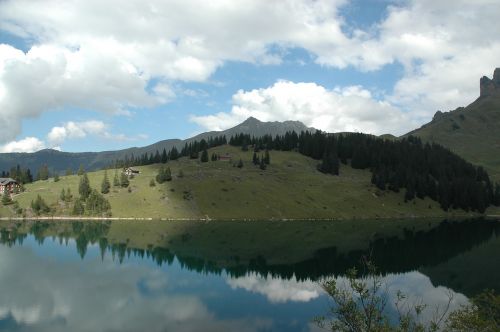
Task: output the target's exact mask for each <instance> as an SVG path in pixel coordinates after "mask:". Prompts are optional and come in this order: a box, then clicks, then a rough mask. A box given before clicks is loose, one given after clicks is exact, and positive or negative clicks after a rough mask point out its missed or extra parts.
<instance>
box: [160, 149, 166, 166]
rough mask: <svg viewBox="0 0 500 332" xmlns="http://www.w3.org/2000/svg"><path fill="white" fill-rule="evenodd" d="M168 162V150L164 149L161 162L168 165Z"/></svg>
mask: <svg viewBox="0 0 500 332" xmlns="http://www.w3.org/2000/svg"><path fill="white" fill-rule="evenodd" d="M167 161H168V155H167V150H165V148H164V149H163V152H162V153H161V162H162V163H163V164H166V163H167Z"/></svg>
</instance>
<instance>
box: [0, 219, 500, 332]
mask: <svg viewBox="0 0 500 332" xmlns="http://www.w3.org/2000/svg"><path fill="white" fill-rule="evenodd" d="M226 225H227V224H225V225H222V226H221V225H218V224H214V223H212V224H202V223H198V224H196V225H190V226H189V228H188V229H187V230H186V228H185V226H183V225H181V224H176V226H175V227H173V226H172V227H171V226H165V228H158V229H156V231H155V232H157V233H158V234H156V233H155V236H157V237H149V238H148V236H149V235H147V234H145V232H142V233H141V231H139V230H140V228H137V227H136V226H134V227H132V226H131V228H127V227H124V226H123V225H115V224H112V223H96V222H86V223H75V222H65V223H56V224H54V223H52V224H49V223H30V224H29V225H26V224H12V223H10V224H9V223H5V224H1V225H0V231H1V232H0V235H1V237H0V243H1V244H0V331H226V330H227V331H315V330H316V328H315V326H313V324H311V319H312V318H313V317H315V316H317V315H320V314H323V313H325V312H326V310H327V308H328V305H329V301H328V299H327V297H326V296H325V295H324V294H323V291H322V289H321V287H320V284H319V282H320V281H321V280H324V279H326V278H337V279H338V280H339V281H342V280H343V275H344V273H345V270H346V269H347V268H349V267H352V266H354V265H356V264H358V262H359V260H360V258H361V257H363V256H366V255H370V257H371V259H372V260H373V261H374V262H375V263H376V264H377V266H379V267H380V269H381V273H382V274H383V275H384V281H385V282H386V283H387V285H388V287H389V294H390V295H389V296H392V295H391V294H393V293H394V292H395V290H402V291H404V292H406V293H407V294H409V295H410V296H411V297H412V298H414V299H421V300H423V301H424V302H425V303H428V304H431V305H432V306H437V305H441V306H444V305H445V304H446V302H447V300H448V295H447V294H448V293H451V294H453V303H452V306H454V307H455V306H458V305H459V304H461V303H466V301H467V297H468V296H471V295H474V294H475V293H477V292H478V291H480V290H482V289H484V288H493V289H496V290H497V291H499V290H500V285H499V283H500V282H499V280H500V275H499V274H498V273H499V266H498V265H499V264H498V257H499V256H498V254H499V253H500V239H499V237H498V235H499V234H500V223H499V222H496V221H481V220H473V221H463V222H442V223H435V224H433V225H430V224H429V225H428V226H426V227H425V228H422V229H415V228H414V227H413V226H408V227H399V226H398V227H397V230H396V231H394V230H393V229H391V227H385V228H384V227H382V228H381V229H380V230H379V231H377V232H375V233H374V232H372V231H370V234H369V235H367V236H368V237H361V238H359V239H357V240H356V241H357V242H356V241H355V240H354V239H353V240H349V241H343V242H342V241H341V240H339V239H342V238H343V237H345V236H347V233H346V234H343V233H342V232H347V231H346V228H345V227H344V226H345V225H343V226H342V225H340V226H338V227H335V226H331V225H328V226H326V227H325V226H321V227H319V226H318V224H317V223H316V224H315V223H311V222H307V223H306V222H304V223H302V224H293V225H292V226H290V229H292V230H293V234H297V235H294V236H295V238H294V239H293V242H292V241H291V240H290V239H289V240H288V241H287V239H279V232H278V231H276V230H275V229H273V227H277V226H276V224H266V223H264V222H262V223H259V224H258V225H255V224H253V225H249V226H245V225H244V224H241V225H238V226H237V227H236V226H234V227H235V228H234V229H231V227H233V226H226ZM267 225H270V226H269V227H268V226H267ZM320 225H322V224H320ZM362 226H363V225H360V226H359V227H362ZM141 227H146V225H142V226H141ZM162 227H163V226H162ZM169 227H170V228H169ZM221 227H224V231H226V229H227V227H229V228H230V229H229V231H226V233H224V236H225V237H227V239H225V240H220V238H224V237H223V235H220V236H217V235H216V234H217V232H220V231H221V229H222V228H221ZM280 227H282V226H280ZM387 228H388V229H387ZM138 229H139V230H138ZM232 231H233V232H235V233H234V234H231V232H232ZM227 232H229V233H227ZM236 232H238V233H236ZM242 232H246V233H245V238H248V237H254V238H255V239H254V240H252V241H249V242H248V243H247V242H244V241H242V240H241V239H239V237H240V236H241V234H242ZM160 233H161V234H160ZM325 233H326V234H325ZM386 233H387V234H386ZM134 234H136V236H137V238H138V240H137V242H136V243H135V242H134V241H135V240H134ZM210 234H212V236H210ZM214 234H215V235H214ZM120 236H121V238H120ZM141 236H142V239H143V240H144V241H146V242H144V243H142V245H141V242H140V241H139V239H141ZM169 236H170V237H169ZM289 237H292V235H290V236H289ZM315 238H318V242H320V243H318V244H317V247H315V245H314V241H313V240H314V239H315ZM329 238H331V239H332V241H331V242H330V243H329V241H328V239H329ZM230 239H234V241H233V242H231V240H230ZM259 239H262V241H263V242H264V243H268V244H269V246H274V247H272V250H270V251H267V250H265V248H261V247H262V244H260V243H258V241H259ZM272 239H274V241H273V240H272ZM297 239H304V240H303V242H302V243H300V242H299V241H298V240H297ZM367 239H368V240H367ZM153 240H155V241H156V242H155V243H147V242H148V241H150V242H153ZM158 241H159V242H158ZM161 241H164V245H163V246H160V245H158V243H161ZM280 241H283V244H280V243H279V242H280ZM271 242H273V243H272V245H271ZM292 247H293V248H297V249H298V250H292V249H290V248H292ZM301 247H302V248H303V250H302V252H301V250H300V249H301ZM277 248H281V249H277ZM280 250H281V251H282V252H280ZM304 251H310V252H311V254H307V255H303V252H304ZM390 302H392V301H390ZM388 311H389V313H390V312H391V311H393V308H392V307H391V306H389V308H388ZM430 314H431V313H430V312H429V313H426V315H430Z"/></svg>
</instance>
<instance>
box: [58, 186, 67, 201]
mask: <svg viewBox="0 0 500 332" xmlns="http://www.w3.org/2000/svg"><path fill="white" fill-rule="evenodd" d="M59 199H60V200H61V201H63V202H66V189H64V188H62V190H61V194H60V195H59Z"/></svg>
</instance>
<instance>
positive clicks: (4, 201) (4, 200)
mask: <svg viewBox="0 0 500 332" xmlns="http://www.w3.org/2000/svg"><path fill="white" fill-rule="evenodd" d="M2 204H3V205H10V204H12V199H11V198H10V193H9V190H8V189H7V187H5V189H4V191H3V196H2Z"/></svg>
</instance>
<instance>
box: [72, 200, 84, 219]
mask: <svg viewBox="0 0 500 332" xmlns="http://www.w3.org/2000/svg"><path fill="white" fill-rule="evenodd" d="M84 213H85V207H84V206H83V202H82V199H81V198H78V199H76V200H75V204H74V205H73V215H75V216H81V215H83V214H84Z"/></svg>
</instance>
